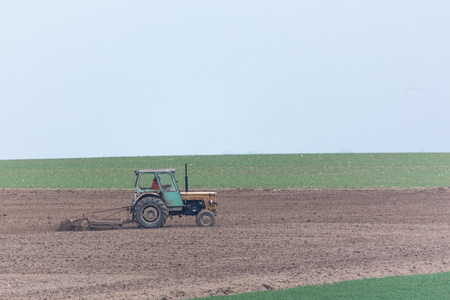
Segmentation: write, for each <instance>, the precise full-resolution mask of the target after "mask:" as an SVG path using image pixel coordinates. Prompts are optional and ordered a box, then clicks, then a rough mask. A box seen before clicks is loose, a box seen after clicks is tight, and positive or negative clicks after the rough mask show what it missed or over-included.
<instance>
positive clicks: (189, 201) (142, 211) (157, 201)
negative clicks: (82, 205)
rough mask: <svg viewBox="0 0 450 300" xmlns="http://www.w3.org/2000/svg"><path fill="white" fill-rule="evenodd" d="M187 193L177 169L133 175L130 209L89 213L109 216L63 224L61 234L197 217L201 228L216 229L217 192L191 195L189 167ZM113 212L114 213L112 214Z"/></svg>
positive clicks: (64, 222) (159, 225) (186, 177)
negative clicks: (177, 177) (182, 189)
mask: <svg viewBox="0 0 450 300" xmlns="http://www.w3.org/2000/svg"><path fill="white" fill-rule="evenodd" d="M185 169H186V175H185V185H186V190H185V192H180V190H179V189H178V185H177V181H176V180H175V176H174V173H175V171H176V170H175V169H158V170H156V169H150V170H139V171H134V173H135V174H136V182H135V192H134V196H133V199H132V200H131V205H130V206H124V207H119V208H110V209H106V210H101V211H94V212H90V213H89V214H90V215H91V216H94V215H95V216H97V215H98V214H101V213H106V212H107V213H110V215H109V216H108V218H105V217H103V218H94V217H89V218H88V217H86V216H85V215H83V217H82V218H78V219H76V220H66V221H63V222H61V224H60V230H62V231H66V230H70V231H79V230H98V229H114V228H119V227H122V225H123V224H127V223H137V224H138V226H139V227H142V228H158V227H161V226H163V225H164V224H165V223H166V221H167V219H168V217H169V216H170V217H172V216H176V215H178V216H179V217H182V216H195V220H196V222H197V224H198V225H199V226H202V227H209V226H213V225H214V218H215V216H216V214H217V211H216V209H217V205H218V204H217V193H216V192H189V191H188V176H187V165H185ZM111 212H112V213H111ZM121 212H125V213H126V220H123V219H111V218H109V217H110V216H112V215H116V214H118V213H121Z"/></svg>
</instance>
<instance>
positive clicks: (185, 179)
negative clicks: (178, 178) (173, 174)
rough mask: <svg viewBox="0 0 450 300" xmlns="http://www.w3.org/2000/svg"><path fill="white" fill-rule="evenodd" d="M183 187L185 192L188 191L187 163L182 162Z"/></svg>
mask: <svg viewBox="0 0 450 300" xmlns="http://www.w3.org/2000/svg"><path fill="white" fill-rule="evenodd" d="M184 189H185V190H186V193H187V192H188V174H187V164H184Z"/></svg>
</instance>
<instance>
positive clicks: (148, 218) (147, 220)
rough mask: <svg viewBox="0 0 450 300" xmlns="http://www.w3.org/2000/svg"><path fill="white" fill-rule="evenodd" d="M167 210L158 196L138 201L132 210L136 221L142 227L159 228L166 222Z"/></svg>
mask: <svg viewBox="0 0 450 300" xmlns="http://www.w3.org/2000/svg"><path fill="white" fill-rule="evenodd" d="M168 215H169V211H168V210H167V206H166V204H164V202H162V200H161V199H158V198H146V199H144V200H142V201H140V202H139V203H138V204H137V205H136V208H135V210H134V218H135V221H136V223H138V225H140V226H141V227H144V228H159V227H161V226H163V225H164V223H166V219H167V216H168Z"/></svg>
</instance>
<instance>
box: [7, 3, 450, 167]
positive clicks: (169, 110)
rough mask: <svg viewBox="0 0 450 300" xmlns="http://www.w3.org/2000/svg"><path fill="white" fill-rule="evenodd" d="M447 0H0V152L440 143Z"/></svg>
mask: <svg viewBox="0 0 450 300" xmlns="http://www.w3.org/2000/svg"><path fill="white" fill-rule="evenodd" d="M449 16H450V1H413V0H397V1H392V0H389V1H381V0H377V1H356V0H355V1H351V0H350V1H337V0H330V1H317V0H314V1H312V0H311V1H300V0H296V1H262V0H258V1H256V0H254V1H245V0H238V1H232V0H224V1H195V0H189V1H149V0H146V1H111V0H108V1H98V0H89V1H80V0H76V1H61V0H57V1H8V0H0V101H1V108H0V111H1V118H0V139H1V147H0V159H24V158H71V157H107V156H154V155H196V154H199V155H203V154H247V153H336V152H450V139H449V129H450V117H449V112H450V33H449V29H450V17H449Z"/></svg>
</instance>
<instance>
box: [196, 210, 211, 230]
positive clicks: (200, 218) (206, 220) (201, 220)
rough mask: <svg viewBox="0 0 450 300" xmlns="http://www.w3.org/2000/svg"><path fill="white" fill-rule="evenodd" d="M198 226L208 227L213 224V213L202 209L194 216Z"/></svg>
mask: <svg viewBox="0 0 450 300" xmlns="http://www.w3.org/2000/svg"><path fill="white" fill-rule="evenodd" d="M195 221H197V225H198V226H202V227H209V226H213V225H214V213H213V212H212V211H210V210H207V209H204V210H202V211H201V212H199V213H198V214H197V216H196V217H195Z"/></svg>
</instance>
